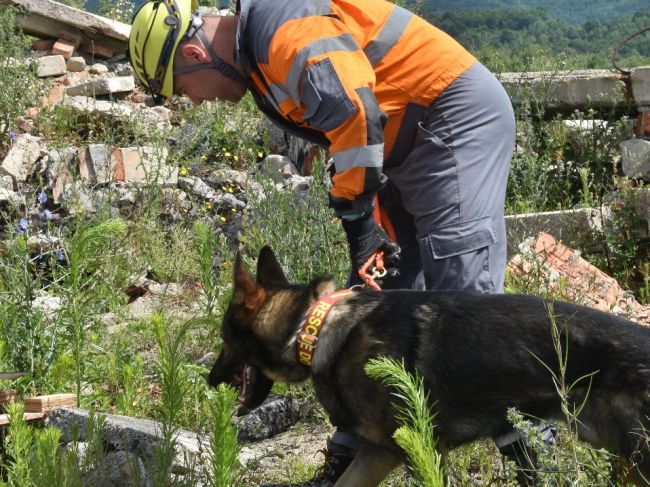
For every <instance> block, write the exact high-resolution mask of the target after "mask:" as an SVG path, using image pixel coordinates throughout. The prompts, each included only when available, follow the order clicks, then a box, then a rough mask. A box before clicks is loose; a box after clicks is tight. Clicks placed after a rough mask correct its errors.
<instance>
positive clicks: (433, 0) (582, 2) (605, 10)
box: [426, 0, 649, 23]
mask: <svg viewBox="0 0 650 487" xmlns="http://www.w3.org/2000/svg"><path fill="white" fill-rule="evenodd" d="M648 6H649V5H648V0H571V1H569V0H429V1H428V2H427V4H426V10H427V11H430V12H434V13H440V12H457V11H466V10H486V9H497V8H498V9H512V8H543V9H544V10H546V11H547V12H548V13H549V15H550V16H551V17H553V18H557V19H560V20H563V21H565V22H570V23H582V22H584V21H586V20H589V19H597V20H609V19H612V18H614V17H619V16H621V15H632V14H634V13H636V12H637V11H638V10H640V9H642V8H644V7H648Z"/></svg>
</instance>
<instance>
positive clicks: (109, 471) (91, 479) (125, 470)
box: [82, 451, 152, 487]
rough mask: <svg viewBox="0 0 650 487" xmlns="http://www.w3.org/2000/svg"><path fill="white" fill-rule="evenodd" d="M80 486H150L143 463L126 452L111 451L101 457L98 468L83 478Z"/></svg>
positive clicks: (135, 456)
mask: <svg viewBox="0 0 650 487" xmlns="http://www.w3.org/2000/svg"><path fill="white" fill-rule="evenodd" d="M82 485H84V486H86V487H95V486H99V485H101V486H102V487H124V486H128V485H138V486H149V485H152V484H151V480H150V479H149V475H148V474H147V471H146V469H145V466H144V463H143V462H142V460H141V459H140V458H139V457H138V456H137V455H134V454H133V453H129V452H126V451H113V452H108V453H106V454H105V455H104V456H102V458H101V460H100V462H99V466H98V467H97V468H95V469H94V470H92V471H91V472H90V473H88V474H87V475H85V476H84V477H83V479H82Z"/></svg>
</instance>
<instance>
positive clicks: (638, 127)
mask: <svg viewBox="0 0 650 487" xmlns="http://www.w3.org/2000/svg"><path fill="white" fill-rule="evenodd" d="M634 133H635V134H636V136H637V137H648V136H650V112H641V113H639V115H637V117H636V123H635V124H634Z"/></svg>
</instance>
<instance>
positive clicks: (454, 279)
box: [331, 63, 519, 449]
mask: <svg viewBox="0 0 650 487" xmlns="http://www.w3.org/2000/svg"><path fill="white" fill-rule="evenodd" d="M409 143H410V142H409ZM395 144H396V145H398V144H400V140H399V139H398V140H397V141H396V143H395ZM514 144H515V119H514V113H513V110H512V104H511V102H510V98H509V97H508V95H507V93H506V92H505V90H504V89H503V86H501V83H500V82H499V81H498V80H497V79H496V78H495V77H494V75H493V74H492V73H490V72H489V71H488V70H487V69H486V68H485V67H484V66H483V65H482V64H480V63H476V64H474V65H473V66H472V67H471V68H469V69H468V70H467V71H466V72H465V73H463V75H461V76H460V77H459V78H458V79H456V80H455V81H454V82H453V83H452V84H451V85H450V86H449V87H448V88H447V89H446V90H445V91H444V92H443V93H442V94H440V96H439V97H438V98H437V99H436V100H435V101H434V102H433V104H432V105H431V106H430V107H429V108H428V109H427V110H426V111H424V112H423V116H422V118H421V119H420V120H419V122H418V124H417V133H416V134H415V143H414V144H413V148H412V150H411V151H410V152H408V153H407V155H406V157H405V158H404V160H403V162H402V163H401V164H398V165H396V166H395V167H393V168H388V169H385V170H384V172H385V174H386V176H388V181H389V182H388V184H387V185H386V186H385V187H384V188H383V189H382V190H381V191H380V192H379V195H378V196H379V200H380V205H381V206H383V207H384V208H385V209H386V211H387V212H388V215H389V217H390V220H391V222H392V224H393V227H394V229H395V233H396V235H397V241H398V243H399V245H400V247H401V248H402V258H401V260H400V265H399V270H400V275H399V276H397V277H395V278H388V279H385V280H384V281H383V283H382V288H384V289H424V288H425V287H426V289H433V290H443V289H464V290H473V291H479V292H485V293H501V292H503V286H504V279H505V267H506V229H505V219H504V203H505V194H506V185H507V182H508V172H509V170H510V160H511V158H512V151H513V149H514ZM518 438H519V437H518V436H517V437H515V438H514V439H513V440H511V441H517V439H518ZM331 441H332V442H334V443H336V444H340V445H344V446H346V447H348V448H351V449H355V448H357V447H358V440H357V439H356V438H354V436H352V435H350V434H348V433H346V432H343V431H340V430H338V431H336V432H335V433H334V435H333V436H332V438H331Z"/></svg>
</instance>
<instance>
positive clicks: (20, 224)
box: [16, 218, 29, 235]
mask: <svg viewBox="0 0 650 487" xmlns="http://www.w3.org/2000/svg"><path fill="white" fill-rule="evenodd" d="M28 227H29V222H28V221H27V220H25V219H24V218H21V219H20V221H19V222H18V225H16V232H18V234H19V235H22V234H23V233H25V230H27V228H28Z"/></svg>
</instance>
